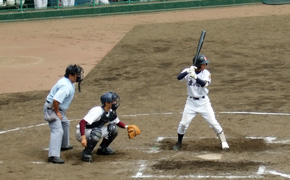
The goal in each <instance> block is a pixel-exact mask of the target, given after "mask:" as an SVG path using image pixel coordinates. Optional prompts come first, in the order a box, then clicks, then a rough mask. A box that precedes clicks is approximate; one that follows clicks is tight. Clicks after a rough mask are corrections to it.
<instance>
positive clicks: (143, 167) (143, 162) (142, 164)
mask: <svg viewBox="0 0 290 180" xmlns="http://www.w3.org/2000/svg"><path fill="white" fill-rule="evenodd" d="M138 164H139V169H138V172H137V173H136V175H134V176H132V178H135V179H138V178H144V179H145V178H158V179H164V178H167V179H202V178H207V179H261V178H264V176H265V175H267V174H271V175H276V176H281V177H283V178H288V179H290V174H285V173H280V172H277V171H273V170H267V169H266V167H265V166H259V168H258V170H257V172H256V174H250V175H247V176H240V175H201V174H198V175H194V174H188V175H182V176H177V175H153V174H143V172H144V171H145V170H146V169H147V167H148V165H147V160H140V161H139V162H138Z"/></svg>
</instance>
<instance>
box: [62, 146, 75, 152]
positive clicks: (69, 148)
mask: <svg viewBox="0 0 290 180" xmlns="http://www.w3.org/2000/svg"><path fill="white" fill-rule="evenodd" d="M73 148H74V147H73V146H68V147H66V148H61V149H60V150H61V151H67V150H71V149H73Z"/></svg>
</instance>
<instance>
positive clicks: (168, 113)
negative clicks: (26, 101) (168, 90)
mask: <svg viewBox="0 0 290 180" xmlns="http://www.w3.org/2000/svg"><path fill="white" fill-rule="evenodd" d="M181 113H182V112H179V114H181ZM172 114H175V113H174V112H164V113H151V114H150V113H144V114H128V115H122V116H121V117H137V116H150V115H172ZM218 114H252V115H275V116H289V115H290V113H270V112H218ZM80 120H81V119H80V118H79V119H71V120H69V121H80ZM43 125H47V123H41V124H37V125H31V126H27V127H17V128H14V129H9V130H3V131H0V134H5V133H8V132H14V131H18V130H24V129H29V128H33V127H39V126H43Z"/></svg>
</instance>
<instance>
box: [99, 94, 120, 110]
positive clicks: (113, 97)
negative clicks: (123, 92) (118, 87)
mask: <svg viewBox="0 0 290 180" xmlns="http://www.w3.org/2000/svg"><path fill="white" fill-rule="evenodd" d="M101 102H102V106H103V107H104V106H105V104H106V102H107V103H113V104H112V110H117V108H118V107H119V106H120V97H119V96H118V94H117V93H114V92H107V93H105V94H103V95H102V96H101ZM114 102H115V103H114Z"/></svg>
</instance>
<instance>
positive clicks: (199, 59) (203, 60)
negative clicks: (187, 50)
mask: <svg viewBox="0 0 290 180" xmlns="http://www.w3.org/2000/svg"><path fill="white" fill-rule="evenodd" d="M194 60H195V56H194V57H193V59H192V61H193V65H194V66H196V67H197V69H200V68H201V66H200V65H201V64H206V65H207V63H209V62H210V60H208V59H207V58H206V57H205V55H203V54H200V55H199V56H198V57H197V59H196V61H195V63H194Z"/></svg>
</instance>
